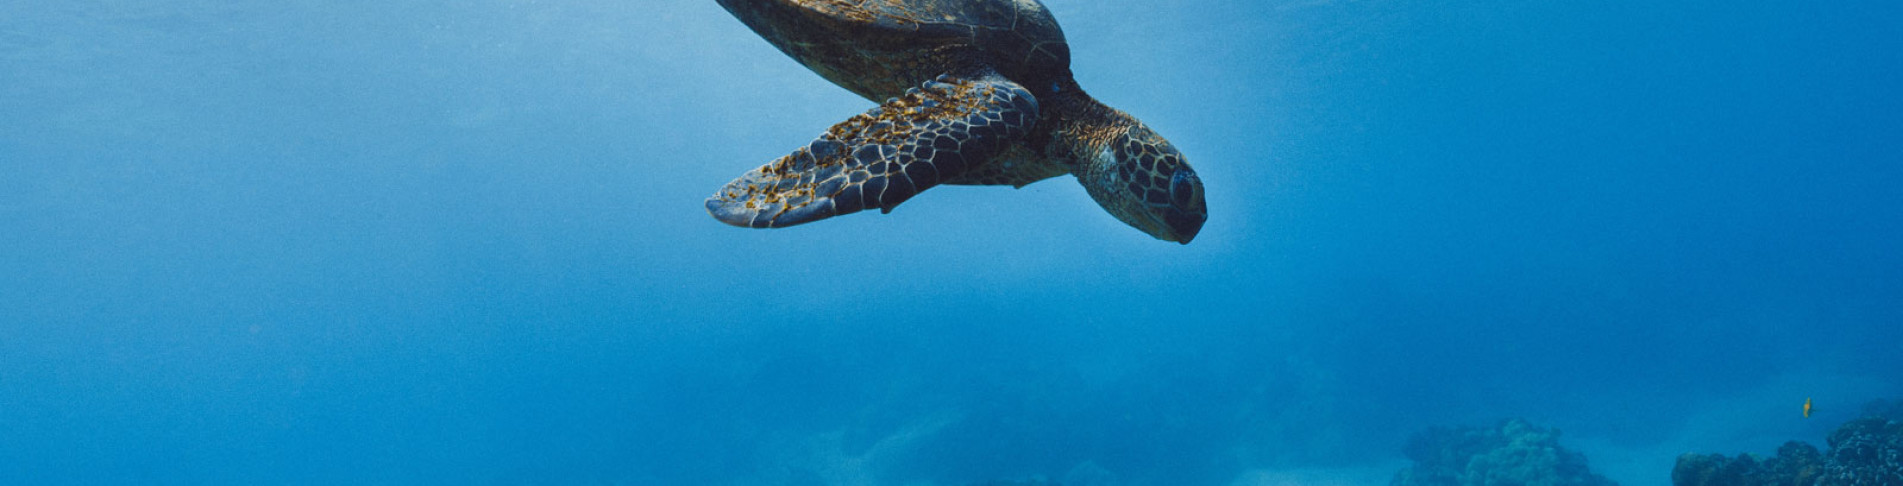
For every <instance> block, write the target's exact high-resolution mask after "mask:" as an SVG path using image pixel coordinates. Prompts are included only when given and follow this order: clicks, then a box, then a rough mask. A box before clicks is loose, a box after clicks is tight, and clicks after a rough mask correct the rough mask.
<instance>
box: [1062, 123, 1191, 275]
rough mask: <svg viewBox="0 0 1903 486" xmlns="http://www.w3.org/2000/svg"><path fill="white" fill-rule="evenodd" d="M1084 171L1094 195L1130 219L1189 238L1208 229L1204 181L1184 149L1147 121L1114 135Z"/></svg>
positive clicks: (1162, 236)
mask: <svg viewBox="0 0 1903 486" xmlns="http://www.w3.org/2000/svg"><path fill="white" fill-rule="evenodd" d="M1085 162H1086V164H1087V165H1088V167H1085V168H1084V170H1083V171H1081V172H1080V173H1079V174H1078V175H1079V179H1081V180H1082V182H1083V183H1084V187H1085V188H1086V189H1087V190H1088V191H1089V192H1090V196H1091V197H1092V198H1095V199H1096V200H1097V204H1100V205H1102V206H1103V208H1104V210H1105V211H1109V212H1110V214H1112V215H1114V216H1116V217H1117V219H1119V220H1122V221H1123V222H1124V223H1125V224H1128V225H1130V226H1134V227H1136V229H1139V230H1143V232H1144V233H1149V234H1150V236H1154V237H1156V238H1157V239H1159V240H1165V241H1174V242H1177V243H1182V244H1185V245H1187V244H1189V240H1191V239H1194V238H1196V233H1197V232H1198V231H1201V230H1202V229H1203V221H1204V220H1207V219H1209V212H1208V210H1207V209H1205V208H1204V206H1203V181H1202V179H1201V178H1198V177H1196V171H1195V170H1191V169H1190V168H1189V162H1188V161H1186V160H1184V158H1183V153H1182V152H1178V151H1176V146H1174V145H1170V142H1169V140H1164V139H1163V137H1162V136H1161V135H1157V134H1156V132H1154V131H1151V130H1150V128H1149V127H1146V126H1144V125H1143V124H1142V123H1133V124H1131V125H1129V128H1128V129H1127V130H1126V131H1124V132H1123V133H1122V134H1120V135H1117V136H1116V137H1114V138H1112V139H1111V141H1110V143H1109V145H1107V146H1105V147H1104V148H1103V150H1101V151H1099V152H1098V153H1097V154H1096V155H1095V156H1094V157H1093V160H1088V161H1085Z"/></svg>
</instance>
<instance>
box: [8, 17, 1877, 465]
mask: <svg viewBox="0 0 1903 486" xmlns="http://www.w3.org/2000/svg"><path fill="white" fill-rule="evenodd" d="M1046 4H1047V5H1048V6H1049V8H1050V9H1051V10H1052V11H1053V12H1054V13H1055V14H1056V16H1057V18H1058V19H1059V21H1060V22H1061V23H1062V26H1063V28H1064V29H1065V31H1066V32H1067V33H1068V35H1069V39H1070V42H1071V46H1072V50H1073V52H1074V61H1075V62H1074V70H1075V73H1076V77H1077V79H1078V80H1079V82H1080V83H1082V85H1083V86H1084V88H1085V89H1086V90H1088V91H1089V93H1091V94H1092V95H1095V96H1096V97H1098V98H1100V99H1102V100H1104V101H1105V102H1106V103H1108V104H1110V105H1112V106H1115V107H1118V108H1120V109H1123V110H1126V111H1128V112H1130V113H1132V114H1135V115H1136V116H1138V117H1140V118H1141V119H1142V120H1143V121H1144V122H1145V123H1147V124H1148V125H1149V126H1151V127H1152V128H1154V129H1155V130H1156V131H1157V132H1159V133H1161V134H1163V135H1164V136H1166V137H1168V138H1169V139H1170V140H1171V141H1173V142H1174V143H1175V144H1176V145H1177V146H1178V148H1180V149H1181V150H1182V151H1183V152H1184V153H1185V154H1186V155H1187V157H1188V158H1189V160H1190V161H1191V163H1192V164H1194V166H1195V168H1196V170H1197V171H1198V172H1199V173H1200V175H1201V178H1202V180H1203V181H1204V182H1205V184H1206V189H1207V194H1208V204H1209V208H1210V209H1209V212H1210V220H1209V222H1208V224H1207V226H1206V227H1205V228H1204V230H1203V232H1202V233H1201V235H1200V236H1199V237H1198V238H1197V239H1196V240H1195V242H1194V243H1193V244H1190V245H1187V246H1179V245H1176V244H1171V243H1165V242H1160V241H1156V240H1153V239H1151V238H1149V237H1148V236H1146V235H1144V234H1142V233H1140V232H1138V231H1135V230H1133V229H1130V228H1128V227H1126V226H1124V225H1122V224H1121V223H1118V222H1117V221H1116V220H1115V219H1113V218H1111V217H1110V216H1108V215H1107V214H1106V213H1104V212H1103V211H1102V210H1100V209H1099V208H1098V207H1097V206H1096V204H1095V203H1094V202H1093V201H1092V200H1091V199H1090V198H1089V196H1088V195H1086V194H1085V193H1084V191H1083V190H1082V189H1081V187H1080V186H1078V185H1077V184H1076V183H1075V182H1074V181H1073V180H1072V179H1068V178H1058V179H1053V180H1049V181H1046V182H1041V183H1038V184H1034V185H1031V186H1028V187H1025V188H1023V189H1018V190H1012V189H1009V188H999V187H942V188H936V189H932V190H931V191H928V192H926V193H924V194H922V195H920V196H919V197H917V198H916V199H913V200H912V201H910V202H907V203H906V204H905V205H904V206H902V207H900V208H898V210H896V211H894V212H893V213H892V214H888V215H879V214H876V213H865V214H854V215H850V216H844V217H840V218H836V219H834V220H829V221H825V222H821V223H815V224H812V225H807V226H802V227H797V228H791V229H785V230H774V231H755V230H744V229H738V228H732V227H728V226H725V225H722V224H719V223H717V222H715V221H714V220H712V219H711V218H708V217H707V215H706V214H705V213H704V211H703V209H702V206H701V201H702V200H703V199H704V198H705V197H706V196H707V195H708V194H710V193H712V192H713V190H714V189H715V188H717V187H719V186H720V185H721V184H724V183H726V182H727V181H728V180H730V179H731V178H733V177H734V176H737V175H739V174H740V173H742V172H744V171H745V170H747V169H750V168H752V167H755V166H757V165H759V164H761V163H765V162H767V161H769V160H771V159H773V158H775V157H778V156H780V155H782V154H785V153H787V152H788V151H790V150H792V149H793V148H795V147H798V146H800V145H801V144H804V143H806V142H807V141H808V140H811V139H812V137H814V136H815V135H818V134H819V133H820V132H821V131H822V130H824V129H825V128H826V127H827V126H829V125H831V124H832V123H835V122H838V121H840V120H844V119H845V118H847V117H848V116H851V115H853V114H855V113H859V112H861V111H863V110H865V109H867V108H868V107H870V106H871V103H870V102H868V101H865V100H862V99H858V98H856V97H854V96H853V95H851V94H849V93H847V92H846V91H844V90H841V89H839V88H837V87H834V86H832V85H830V84H828V83H827V82H826V81H824V80H822V79H820V78H819V77H818V76H815V75H813V74H812V73H810V72H808V71H806V70H805V69H804V68H803V67H801V66H799V65H798V64H796V63H794V62H792V61H791V60H789V59H787V58H786V57H785V56H783V55H782V54H780V53H779V52H777V51H776V50H774V49H773V48H772V47H770V46H769V45H768V44H767V43H765V42H764V41H762V40H761V39H759V38H758V37H756V36H755V35H753V34H752V33H751V32H750V31H748V30H747V29H746V28H745V27H744V26H742V25H741V24H740V23H739V22H738V21H736V20H734V19H733V18H732V17H731V16H730V15H728V14H727V12H726V11H724V10H723V9H721V8H720V7H719V6H718V5H716V4H715V3H714V2H711V1H701V0H696V1H650V0H638V1H616V2H607V1H588V0H575V1H553V0H540V1H505V0H463V1H437V0H419V1H408V2H382V1H375V2H373V1H361V0H326V1H309V0H285V1H278V2H240V1H232V0H176V1H169V2H157V3H153V2H130V1H120V0H62V1H0V11H4V12H5V14H3V15H0V483H5V484H430V483H439V484H638V485H760V484H798V485H815V484H824V485H961V484H967V483H971V482H976V481H981V480H988V479H1009V478H1034V477H1043V478H1048V479H1053V480H1064V479H1065V478H1066V477H1069V478H1071V479H1072V480H1073V483H1077V482H1083V481H1090V482H1094V483H1093V484H1118V485H1203V484H1208V485H1282V484H1343V485H1379V484H1386V482H1387V480H1388V478H1389V477H1390V476H1392V474H1393V473H1394V471H1396V470H1398V469H1399V468H1401V467H1405V466H1406V461H1405V460H1404V459H1403V458H1402V456H1401V453H1400V451H1401V447H1402V444H1403V443H1404V442H1405V440H1406V439H1407V437H1408V436H1409V435H1410V434H1412V433H1414V432H1416V431H1419V430H1422V429H1425V428H1427V427H1430V426H1440V425H1489V424H1493V423H1496V422H1497V421H1499V420H1501V419H1504V418H1507V417H1525V418H1527V419H1529V420H1531V421H1534V422H1536V423H1540V424H1544V425H1549V426H1554V427H1558V428H1560V429H1562V430H1564V431H1565V435H1564V438H1563V439H1562V443H1563V444H1565V445H1566V446H1567V447H1569V448H1572V449H1575V450H1579V451H1582V452H1584V453H1585V454H1586V455H1587V457H1588V458H1589V460H1590V461H1591V465H1592V467H1593V469H1594V470H1595V471H1598V472H1601V473H1604V474H1606V475H1607V476H1608V477H1611V478H1612V479H1615V480H1617V481H1619V482H1620V483H1621V484H1624V485H1627V486H1660V485H1665V484H1668V483H1669V477H1670V476H1669V474H1670V470H1671V467H1672V461H1673V458H1675V457H1676V456H1677V455H1678V454H1681V453H1685V452H1714V453H1717V452H1721V453H1727V454H1735V453H1740V452H1756V453H1760V454H1765V453H1770V452H1771V451H1773V450H1775V448H1776V447H1777V446H1778V445H1779V444H1781V443H1783V441H1785V440H1792V439H1802V440H1809V441H1812V442H1814V443H1819V444H1820V445H1821V440H1822V438H1823V436H1824V434H1825V433H1827V432H1828V431H1829V430H1830V429H1831V428H1833V427H1835V426H1836V424H1838V423H1841V422H1842V421H1844V420H1846V419H1849V418H1852V417H1854V416H1855V414H1856V413H1857V410H1858V408H1859V407H1860V406H1861V404H1862V403H1863V402H1865V401H1868V400H1873V399H1879V398H1895V397H1899V396H1903V372H1900V371H1899V370H1903V325H1899V323H1900V322H1903V298H1899V296H1903V252H1899V251H1898V249H1899V248H1903V216H1900V214H1903V211H1900V210H1903V190H1899V189H1898V188H1899V187H1903V137H1899V136H1898V135H1899V134H1903V95H1900V94H1899V90H1898V89H1897V86H1899V85H1903V45H1900V44H1903V36H1898V35H1896V32H1897V31H1898V26H1900V25H1903V4H1899V3H1896V2H1879V1H1856V0H1852V1H1839V2H1822V3H1819V2H1804V1H1778V0H1774V1H1753V2H1736V1H1727V2H1718V1H1680V2H1612V3H1606V2H1521V1H1504V0H1467V1H1437V2H1401V1H1375V0H1361V1H1351V0H1339V1H1329V0H1322V1H1312V0H1311V1H1273V0H1271V1H1253V2H1223V1H1203V0H1186V1H1181V2H1135V1H1121V0H1116V1H1112V0H1093V1H1084V0H1053V1H1048V2H1046ZM1806 398H1813V399H1814V400H1815V402H1816V403H1817V405H1818V415H1817V416H1816V417H1814V418H1811V419H1809V420H1806V419H1804V418H1802V417H1801V416H1800V413H1799V411H1798V407H1799V405H1800V404H1801V403H1802V401H1803V400H1804V399H1806Z"/></svg>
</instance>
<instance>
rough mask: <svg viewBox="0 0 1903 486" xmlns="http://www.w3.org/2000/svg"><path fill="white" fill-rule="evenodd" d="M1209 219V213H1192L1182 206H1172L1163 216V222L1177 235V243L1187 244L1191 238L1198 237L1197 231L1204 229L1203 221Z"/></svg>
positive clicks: (1172, 234) (1171, 233) (1171, 232)
mask: <svg viewBox="0 0 1903 486" xmlns="http://www.w3.org/2000/svg"><path fill="white" fill-rule="evenodd" d="M1208 219H1209V215H1207V214H1203V213H1192V212H1189V211H1184V210H1183V209H1182V208H1170V212H1169V214H1166V215H1164V216H1163V223H1164V224H1167V225H1169V227H1170V235H1171V236H1175V237H1176V238H1175V240H1176V242H1177V243H1181V244H1185V245H1187V244H1189V240H1194V239H1196V233H1199V232H1201V231H1202V230H1203V221H1206V220H1208Z"/></svg>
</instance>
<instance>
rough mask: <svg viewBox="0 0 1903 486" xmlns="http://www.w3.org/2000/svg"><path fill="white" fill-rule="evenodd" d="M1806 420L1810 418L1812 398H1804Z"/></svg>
mask: <svg viewBox="0 0 1903 486" xmlns="http://www.w3.org/2000/svg"><path fill="white" fill-rule="evenodd" d="M1804 418H1810V397H1804Z"/></svg>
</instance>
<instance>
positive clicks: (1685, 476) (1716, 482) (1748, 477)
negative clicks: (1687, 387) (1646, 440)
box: [1672, 402, 1903, 486]
mask: <svg viewBox="0 0 1903 486" xmlns="http://www.w3.org/2000/svg"><path fill="white" fill-rule="evenodd" d="M1864 413H1865V416H1864V417H1863V418H1860V419H1856V420H1852V421H1849V422H1845V423H1844V424H1843V425H1842V426H1840V427H1837V431H1835V432H1831V434H1830V437H1829V439H1828V441H1827V443H1828V444H1829V445H1830V451H1829V452H1828V453H1819V452H1818V451H1817V448H1816V447H1812V446H1811V445H1810V444H1806V443H1803V442H1796V441H1792V442H1787V443H1785V444H1784V446H1783V447H1779V448H1778V450H1777V456H1776V457H1772V458H1768V459H1766V458H1759V457H1758V456H1756V455H1753V454H1740V455H1738V457H1735V458H1729V457H1725V456H1724V455H1723V454H1686V455H1683V456H1679V457H1678V465H1677V466H1675V467H1673V468H1672V484H1673V485H1675V486H1899V485H1903V421H1898V419H1899V418H1903V402H1893V403H1885V402H1875V403H1872V404H1871V405H1869V406H1866V407H1864Z"/></svg>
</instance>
